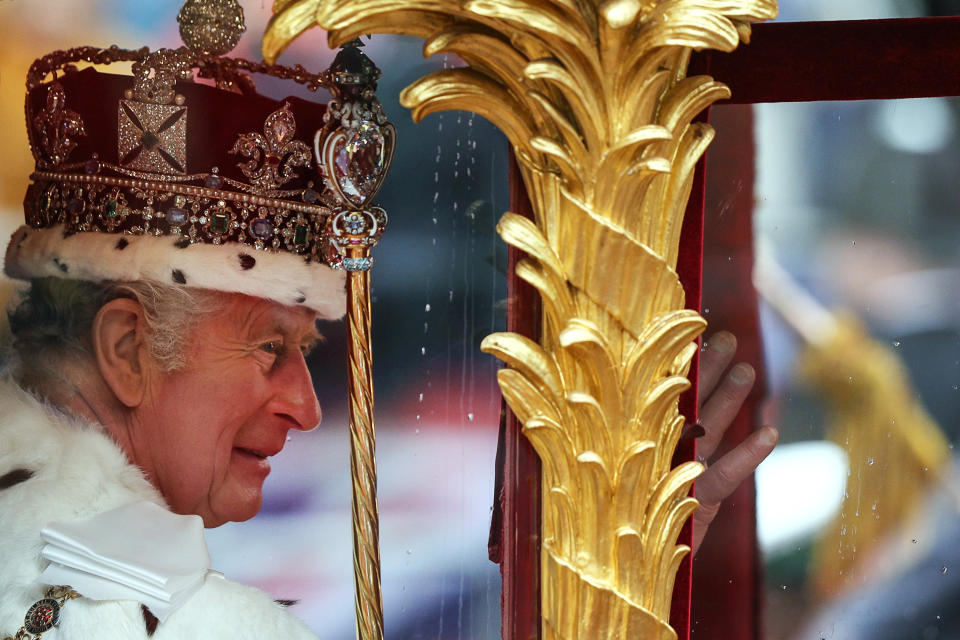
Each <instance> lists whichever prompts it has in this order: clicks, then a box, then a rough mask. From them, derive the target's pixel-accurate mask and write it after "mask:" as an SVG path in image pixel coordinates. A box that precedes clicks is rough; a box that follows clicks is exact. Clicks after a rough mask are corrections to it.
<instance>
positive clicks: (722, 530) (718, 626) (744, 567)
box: [691, 106, 764, 640]
mask: <svg viewBox="0 0 960 640" xmlns="http://www.w3.org/2000/svg"><path fill="white" fill-rule="evenodd" d="M711 119H712V124H713V125H714V127H715V128H716V130H717V137H716V139H715V140H714V141H713V144H711V145H710V150H709V152H708V156H707V188H706V206H705V213H704V215H705V222H704V245H703V246H704V253H703V270H704V275H703V314H704V317H705V318H706V319H707V321H708V322H709V323H710V327H709V329H708V331H707V336H708V337H709V335H710V333H712V332H714V331H718V330H720V329H726V330H728V331H730V332H732V333H734V334H735V335H736V336H737V339H738V348H737V361H742V362H749V363H750V364H751V365H753V367H754V369H755V370H756V372H757V382H756V384H755V385H754V389H753V392H752V393H751V394H750V396H749V397H748V399H747V401H746V403H744V408H743V409H742V410H741V412H740V414H739V415H738V416H737V418H736V420H735V421H734V422H733V424H731V425H730V427H729V428H728V430H727V433H726V436H725V437H724V440H723V442H722V443H721V444H720V447H719V448H718V451H717V453H716V454H715V455H714V457H716V456H718V455H722V453H724V452H726V451H728V450H729V449H730V448H732V447H733V446H734V445H735V444H737V443H739V442H741V441H743V439H744V438H746V437H747V435H749V434H750V432H751V431H754V430H755V429H756V427H757V426H758V425H757V424H756V419H755V418H756V416H757V414H758V409H759V404H760V402H761V401H762V398H763V394H764V391H763V389H764V375H763V353H762V346H761V341H760V332H759V331H760V329H759V319H758V310H757V296H756V292H755V290H754V289H753V286H752V285H751V271H752V269H753V253H752V244H753V226H752V217H753V201H754V189H753V187H754V139H753V114H752V110H751V107H749V106H726V107H722V106H721V107H714V109H713V110H712V111H711ZM755 497H756V496H755V487H754V484H753V482H751V481H747V482H745V483H743V484H742V485H741V486H740V488H739V489H737V490H736V491H735V492H734V493H733V495H732V496H730V497H729V498H728V499H727V500H726V501H725V502H724V505H723V507H722V508H721V510H720V512H719V514H718V515H717V517H716V519H715V520H714V521H713V524H712V525H711V527H710V532H709V533H708V535H707V536H706V538H705V539H704V543H703V546H702V547H701V548H700V552H699V553H698V555H697V557H696V559H695V560H694V562H693V577H694V584H693V630H692V634H691V635H693V637H694V638H707V639H710V640H712V639H713V638H723V639H724V640H752V639H753V638H759V637H761V625H760V614H761V610H762V607H761V604H760V601H759V594H760V593H761V588H762V579H761V576H760V571H761V563H760V560H759V557H758V553H757V534H756V517H755V509H754V503H755Z"/></svg>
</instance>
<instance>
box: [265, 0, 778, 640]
mask: <svg viewBox="0 0 960 640" xmlns="http://www.w3.org/2000/svg"><path fill="white" fill-rule="evenodd" d="M274 14H275V15H274V17H273V18H272V19H271V22H270V25H269V26H268V28H267V32H266V33H265V34H264V40H263V52H264V56H265V57H266V58H267V59H268V60H270V59H272V58H274V57H275V56H276V55H277V54H278V53H279V52H280V51H281V50H282V49H283V48H284V47H286V46H287V45H288V44H290V42H291V41H293V40H294V39H295V38H296V37H297V36H299V34H300V33H302V32H303V31H304V30H306V29H308V28H310V27H312V26H315V25H320V26H322V27H323V28H326V29H328V30H329V38H330V41H331V42H332V43H339V42H344V41H346V40H349V39H351V38H356V37H358V36H359V35H361V34H366V33H378V32H391V33H402V34H406V35H412V36H418V37H422V38H425V39H426V42H425V45H424V53H425V54H427V55H432V54H436V53H452V54H455V55H457V56H458V57H459V59H460V60H463V61H464V62H465V63H466V65H467V66H458V67H454V68H447V69H443V70H440V71H436V72H433V73H431V74H429V75H427V76H426V77H424V78H421V79H420V80H418V81H417V82H416V83H414V84H413V85H411V86H410V87H408V88H406V89H405V90H404V91H403V92H402V93H401V95H400V100H401V103H402V104H403V105H404V106H406V107H408V108H410V109H411V110H412V113H413V117H414V119H416V120H419V119H420V118H422V117H424V116H426V115H428V114H430V113H434V112H436V111H441V110H446V109H465V110H469V111H472V112H474V113H477V114H479V115H481V116H483V117H485V118H487V119H488V120H490V121H491V122H492V123H493V124H495V125H496V126H497V127H499V128H500V129H501V130H502V131H503V132H504V134H505V135H506V136H507V138H508V139H509V140H510V143H511V144H512V145H513V147H514V150H515V151H516V157H517V160H518V164H519V166H520V171H521V174H522V176H523V180H524V184H525V186H526V188H527V192H528V193H529V194H530V200H531V203H532V205H533V214H534V216H533V218H534V219H533V220H527V219H525V218H523V217H521V216H518V215H515V214H512V213H507V214H505V215H504V216H503V218H501V220H500V224H499V225H498V231H499V233H500V235H501V237H502V238H503V239H504V240H505V241H506V242H507V243H508V244H511V245H513V246H514V247H516V248H519V249H521V250H522V251H523V252H524V253H525V254H526V257H525V258H524V259H523V260H521V261H520V263H519V264H518V265H517V269H516V272H517V275H518V276H519V277H520V278H522V279H524V280H525V281H526V282H528V283H529V284H531V285H532V286H534V287H535V288H536V289H537V290H538V291H539V293H540V296H541V299H542V300H543V324H542V329H543V330H542V332H541V335H542V337H541V340H540V342H539V343H537V342H533V341H532V340H529V339H527V338H524V337H522V336H520V335H517V334H510V333H497V334H494V335H491V336H488V337H487V338H486V339H485V340H484V341H483V344H482V345H481V348H482V349H483V350H484V351H486V352H488V353H492V354H493V355H495V356H496V357H498V358H500V359H501V360H503V361H504V362H505V363H506V364H507V365H508V368H504V369H502V370H501V371H500V372H499V373H498V375H497V378H498V381H499V383H500V389H501V391H502V392H503V396H504V398H505V400H506V401H507V403H508V404H509V405H510V407H511V408H512V409H513V411H514V413H515V414H516V415H517V417H518V419H519V421H520V423H521V424H522V428H523V434H524V436H525V437H526V438H527V439H528V440H529V441H530V443H531V444H532V445H533V447H534V449H535V450H536V452H537V455H538V456H539V458H540V461H541V462H542V470H543V471H542V476H541V477H542V483H541V485H542V495H541V498H542V511H541V516H542V525H541V527H542V528H541V531H540V542H541V554H540V567H541V570H540V582H541V589H540V591H541V601H540V604H541V611H542V618H543V623H542V632H543V638H544V639H545V640H554V639H556V640H561V639H562V640H568V639H569V640H574V639H583V640H622V639H623V638H643V639H644V640H670V639H673V638H676V632H675V631H674V630H673V629H672V628H671V627H670V624H669V619H670V605H671V601H672V598H671V596H672V593H673V585H674V580H675V576H676V573H677V569H678V567H679V566H680V563H681V561H682V560H683V558H684V556H686V555H687V554H688V553H689V547H687V546H686V545H681V544H677V538H678V534H679V532H680V529H681V527H682V526H683V524H684V522H686V520H687V519H688V518H689V516H690V514H691V513H692V512H693V510H694V509H695V508H696V504H697V503H696V501H695V500H694V499H693V498H691V497H690V495H689V493H690V487H691V485H692V484H693V481H694V479H695V478H696V477H697V476H698V475H699V473H700V472H701V471H702V469H703V467H702V466H701V465H700V464H699V463H697V462H686V463H683V464H681V465H679V466H677V467H675V468H674V467H673V465H672V459H673V453H674V451H675V449H676V446H677V442H678V440H679V438H680V432H681V430H682V428H683V425H684V418H683V416H681V415H680V414H679V411H678V398H679V396H680V394H681V393H682V392H683V391H684V390H686V389H687V388H689V386H690V384H689V382H688V380H687V375H688V372H689V370H690V363H691V360H692V358H693V356H694V354H695V353H696V351H697V345H696V343H695V342H694V340H695V339H696V337H697V336H698V335H699V334H700V332H702V331H703V329H704V327H705V326H706V322H705V321H704V320H703V318H701V317H700V316H699V315H698V314H697V313H696V312H694V311H689V310H687V309H685V306H686V305H685V297H684V290H683V287H682V286H681V284H680V282H679V278H678V276H677V271H676V267H677V259H678V252H679V244H680V231H681V228H682V225H683V217H684V211H685V209H686V204H687V200H688V197H689V194H690V190H691V188H692V184H693V173H694V167H695V166H696V163H697V161H698V159H699V158H700V157H701V155H702V154H703V152H704V151H705V150H706V147H707V145H708V144H709V142H710V140H711V139H712V137H713V131H712V129H711V128H710V127H709V126H708V125H706V124H704V123H702V122H695V119H696V116H697V115H698V114H699V113H701V112H702V111H703V110H704V109H705V108H707V107H708V106H709V105H710V104H711V103H713V102H714V101H715V100H718V99H722V98H725V97H727V96H728V95H729V91H728V89H727V88H726V87H725V86H724V85H722V84H720V83H718V82H715V81H714V80H713V79H712V78H709V77H707V76H694V77H687V66H688V62H689V59H690V55H691V52H692V51H693V50H701V49H706V48H712V49H719V50H723V51H730V50H732V49H734V48H736V47H737V46H738V45H739V44H740V42H741V40H747V39H748V38H749V35H750V23H751V22H754V21H758V20H766V19H769V18H773V17H774V16H775V15H776V2H775V0H278V1H277V2H276V4H274Z"/></svg>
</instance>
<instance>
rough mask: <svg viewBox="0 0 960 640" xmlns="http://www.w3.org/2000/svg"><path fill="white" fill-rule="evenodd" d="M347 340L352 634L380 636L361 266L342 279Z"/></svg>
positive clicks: (371, 639)
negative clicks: (354, 611) (344, 281)
mask: <svg viewBox="0 0 960 640" xmlns="http://www.w3.org/2000/svg"><path fill="white" fill-rule="evenodd" d="M368 253H369V251H368V249H367V247H365V246H359V247H351V248H350V249H348V250H347V257H349V258H359V259H366V258H367V257H368ZM347 339H348V340H349V341H350V349H349V355H348V359H349V361H350V362H349V373H348V384H349V387H350V477H351V480H352V483H353V582H354V594H355V604H356V609H357V638H359V639H360V640H382V639H383V600H382V597H381V595H380V516H379V509H378V507H377V460H376V440H377V438H376V431H375V428H374V425H373V368H372V361H373V355H372V354H373V352H372V349H371V341H370V272H369V271H366V270H364V271H350V272H349V275H348V277H347Z"/></svg>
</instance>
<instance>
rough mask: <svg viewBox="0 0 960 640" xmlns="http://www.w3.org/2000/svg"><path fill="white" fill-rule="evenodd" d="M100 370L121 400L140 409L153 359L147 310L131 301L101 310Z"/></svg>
mask: <svg viewBox="0 0 960 640" xmlns="http://www.w3.org/2000/svg"><path fill="white" fill-rule="evenodd" d="M92 331H93V336H92V337H93V350H94V353H95V354H96V357H97V366H98V367H99V368H100V374H101V375H102V376H103V379H104V380H105V381H106V383H107V385H108V386H109V387H110V389H111V390H112V391H113V394H114V395H115V396H116V398H117V400H118V401H120V402H121V403H123V404H124V405H125V406H127V407H130V408H132V407H136V406H138V405H139V404H140V403H141V402H142V401H143V397H144V394H145V393H146V388H147V375H148V367H149V358H148V354H147V349H146V324H145V322H144V311H143V307H141V306H140V303H139V302H137V301H136V300H131V299H130V298H116V299H114V300H111V301H110V302H108V303H106V304H105V305H103V306H102V307H100V311H98V312H97V316H96V317H95V318H94V320H93V330H92Z"/></svg>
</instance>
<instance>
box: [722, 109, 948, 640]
mask: <svg viewBox="0 0 960 640" xmlns="http://www.w3.org/2000/svg"><path fill="white" fill-rule="evenodd" d="M723 109H724V108H723V107H720V108H718V109H717V112H718V116H719V117H720V119H722V114H721V113H720V112H722V110H723ZM754 109H755V119H756V120H755V132H756V180H755V183H754V185H753V188H754V197H755V202H756V205H755V210H754V216H753V233H754V240H755V250H756V251H755V256H754V258H755V270H754V281H755V283H756V285H757V288H758V291H759V295H760V301H761V305H760V325H761V339H762V350H763V354H764V364H765V377H766V382H767V389H766V397H765V400H764V402H763V403H762V405H761V406H760V408H759V415H758V416H757V419H758V422H764V423H772V424H776V425H778V426H779V428H780V431H781V444H780V445H779V447H778V449H777V450H776V451H775V452H774V453H773V454H772V455H771V457H770V458H769V459H768V460H767V461H766V462H765V463H764V464H762V465H761V467H760V469H759V470H758V472H757V476H756V489H757V529H758V537H759V548H760V554H761V557H762V573H763V580H764V587H763V595H764V598H763V600H764V605H763V613H762V619H763V621H764V635H763V637H765V638H789V639H796V640H801V639H803V640H806V639H811V638H812V639H818V638H822V639H825V640H830V639H840V638H843V639H857V638H885V639H890V640H894V639H906V638H947V637H953V635H955V634H956V633H957V632H958V630H960V618H958V616H957V614H956V612H955V611H954V608H953V607H952V606H950V605H949V603H950V602H951V601H952V599H953V598H955V597H956V595H957V594H958V593H960V586H958V585H960V582H958V578H957V576H956V574H957V573H958V569H960V556H958V554H957V551H956V544H955V541H956V531H957V530H958V527H960V501H958V497H960V481H958V479H957V475H956V470H955V469H956V450H955V448H954V445H955V443H956V441H957V439H958V437H960V324H958V322H957V317H958V311H960V307H958V297H957V291H958V290H960V251H958V247H960V216H958V215H957V211H958V209H960V191H958V190H957V188H956V176H957V175H960V152H958V145H957V143H958V140H960V126H958V124H960V120H958V118H960V101H958V100H956V99H915V100H901V101H876V102H848V103H804V104H778V105H758V106H756V107H754ZM719 135H721V136H722V135H723V132H721V133H719ZM718 141H719V138H718ZM732 184H733V183H731V185H732ZM741 187H743V185H741ZM730 188H731V189H732V188H733V186H730ZM731 194H732V191H731ZM721 201H722V200H721ZM707 220H708V224H713V225H724V224H736V223H737V222H736V220H737V213H736V212H727V217H726V219H725V218H724V217H723V216H721V215H719V214H718V212H716V211H714V212H713V213H712V214H711V212H710V211H708V213H707ZM741 222H742V221H741ZM708 237H709V233H708ZM710 250H711V248H710V247H709V246H707V247H706V248H705V251H706V252H707V253H708V255H707V256H706V257H705V264H709V262H710V260H723V259H725V260H729V261H737V260H749V259H750V256H748V255H738V254H737V253H736V252H735V251H734V252H732V253H730V254H729V255H727V256H725V257H717V256H713V258H711V257H710V256H709V252H710ZM705 280H706V283H707V285H708V286H710V283H711V280H710V276H709V274H707V276H706V278H705ZM713 285H714V289H713V290H710V289H708V290H706V291H705V293H704V305H705V307H707V306H708V305H710V304H711V300H712V301H719V300H723V298H724V296H729V295H737V291H738V289H737V287H735V286H730V287H729V288H728V289H727V290H725V291H724V290H720V289H718V288H717V287H716V285H717V283H716V282H714V283H713ZM727 285H728V286H729V283H727ZM740 286H744V287H745V286H747V285H746V283H741V284H740ZM740 291H741V292H742V290H740ZM713 304H719V303H717V302H714V303H713ZM704 314H705V316H706V317H707V319H708V320H710V321H711V322H722V321H726V320H728V318H717V317H716V316H715V315H714V314H711V313H710V312H709V311H708V308H705V309H704ZM713 328H714V329H720V328H724V327H723V326H714V327H713ZM731 508H734V509H735V508H738V505H732V507H731Z"/></svg>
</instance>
